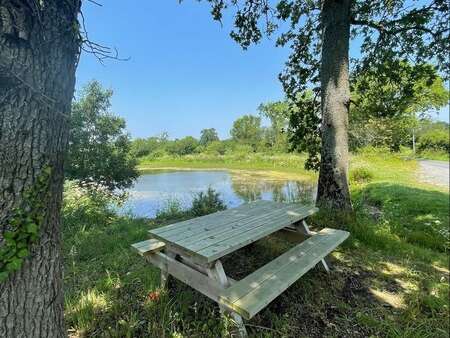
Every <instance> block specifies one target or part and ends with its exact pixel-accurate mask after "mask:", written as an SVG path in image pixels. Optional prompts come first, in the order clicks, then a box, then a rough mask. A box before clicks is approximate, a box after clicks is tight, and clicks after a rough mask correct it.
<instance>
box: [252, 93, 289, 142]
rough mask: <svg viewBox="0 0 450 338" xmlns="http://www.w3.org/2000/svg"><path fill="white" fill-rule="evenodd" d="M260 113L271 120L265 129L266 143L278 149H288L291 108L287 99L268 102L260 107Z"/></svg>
mask: <svg viewBox="0 0 450 338" xmlns="http://www.w3.org/2000/svg"><path fill="white" fill-rule="evenodd" d="M258 110H259V112H260V114H261V115H262V116H264V117H266V118H268V119H269V120H270V127H268V128H267V129H266V131H265V139H266V143H269V144H270V145H271V147H272V148H274V149H276V150H282V151H286V150H287V139H288V138H287V129H288V125H289V118H290V109H289V103H288V102H287V101H276V102H267V103H263V104H260V105H259V107H258Z"/></svg>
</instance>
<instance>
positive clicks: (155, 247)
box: [131, 238, 166, 256]
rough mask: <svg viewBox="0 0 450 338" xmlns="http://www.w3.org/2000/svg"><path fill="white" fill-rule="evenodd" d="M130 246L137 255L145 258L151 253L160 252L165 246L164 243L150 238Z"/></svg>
mask: <svg viewBox="0 0 450 338" xmlns="http://www.w3.org/2000/svg"><path fill="white" fill-rule="evenodd" d="M131 246H132V247H133V248H134V249H135V250H136V251H137V252H138V253H139V255H141V256H146V255H149V254H151V253H154V252H157V251H161V250H162V249H163V248H164V247H165V246H166V243H164V242H161V241H158V240H157V239H153V238H152V239H149V240H146V241H142V242H138V243H134V244H132V245H131Z"/></svg>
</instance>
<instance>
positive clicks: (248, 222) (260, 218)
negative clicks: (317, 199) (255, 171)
mask: <svg viewBox="0 0 450 338" xmlns="http://www.w3.org/2000/svg"><path fill="white" fill-rule="evenodd" d="M308 209H309V208H307V207H299V206H294V205H285V206H282V207H279V208H275V209H272V210H270V211H267V212H265V211H261V212H260V213H259V215H257V216H253V217H249V218H247V219H245V220H240V221H238V222H232V223H229V224H227V225H226V226H221V227H217V228H214V229H213V230H212V231H209V229H208V230H206V229H205V231H204V232H203V233H201V234H199V235H198V236H195V237H188V238H183V239H182V240H179V241H177V244H179V245H183V246H188V244H190V243H194V242H195V243H198V242H199V241H201V240H203V239H212V240H213V239H215V238H221V239H224V238H226V237H227V233H229V232H232V231H234V230H237V229H242V230H243V229H247V228H251V227H255V226H259V225H262V224H266V223H267V222H270V220H271V219H275V218H277V217H279V216H280V215H284V211H286V210H293V211H296V212H299V213H300V212H303V213H305V217H307V216H308V214H307V213H306V212H307V210H308Z"/></svg>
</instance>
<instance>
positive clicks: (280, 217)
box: [149, 201, 318, 264]
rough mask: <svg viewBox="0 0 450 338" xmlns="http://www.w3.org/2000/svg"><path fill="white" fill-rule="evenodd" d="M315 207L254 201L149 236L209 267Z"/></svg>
mask: <svg viewBox="0 0 450 338" xmlns="http://www.w3.org/2000/svg"><path fill="white" fill-rule="evenodd" d="M317 210H318V209H317V208H316V207H314V206H305V205H301V204H297V203H278V202H271V201H256V202H252V203H248V204H243V205H241V206H239V207H237V208H233V209H228V210H225V211H220V212H216V213H214V214H210V215H206V216H202V217H198V218H195V219H191V220H187V221H183V222H179V223H175V224H171V225H167V226H164V227H161V228H157V229H153V230H150V231H149V233H150V235H151V236H152V237H155V238H157V239H159V240H161V241H163V242H164V243H166V245H167V248H168V249H170V248H174V249H175V250H176V251H178V252H181V253H183V254H186V255H187V256H189V257H191V259H192V260H193V261H194V262H196V263H198V264H208V263H210V262H213V261H215V260H217V259H220V258H221V257H223V256H225V255H227V254H229V253H231V252H234V251H236V250H238V249H240V248H242V247H244V246H246V245H248V244H250V243H253V242H255V241H257V240H259V239H261V238H263V237H266V236H268V235H270V234H272V233H274V232H276V231H278V230H281V229H282V228H284V227H287V226H289V225H292V224H294V223H296V222H298V221H301V220H303V219H305V218H306V217H308V216H309V215H312V214H313V213H315V212H317Z"/></svg>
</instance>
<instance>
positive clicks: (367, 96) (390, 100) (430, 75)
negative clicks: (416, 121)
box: [351, 60, 449, 119]
mask: <svg viewBox="0 0 450 338" xmlns="http://www.w3.org/2000/svg"><path fill="white" fill-rule="evenodd" d="M379 67H380V68H382V69H383V72H382V74H380V73H379V71H380V69H373V70H372V69H369V70H366V71H365V72H364V73H363V74H355V78H354V79H353V81H352V103H353V104H354V105H353V106H352V109H351V118H352V119H361V118H366V119H367V118H368V117H372V118H387V117H394V118H396V117H411V116H416V114H418V113H422V114H427V113H429V112H430V110H439V109H440V108H441V107H444V106H445V105H446V104H447V101H448V94H449V93H448V91H447V90H446V88H445V85H444V82H443V80H442V78H441V77H440V76H439V74H438V73H437V71H436V69H435V67H433V66H432V65H430V64H415V65H411V64H410V63H408V62H405V61H401V60H392V61H390V62H385V63H384V64H382V65H380V66H379Z"/></svg>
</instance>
